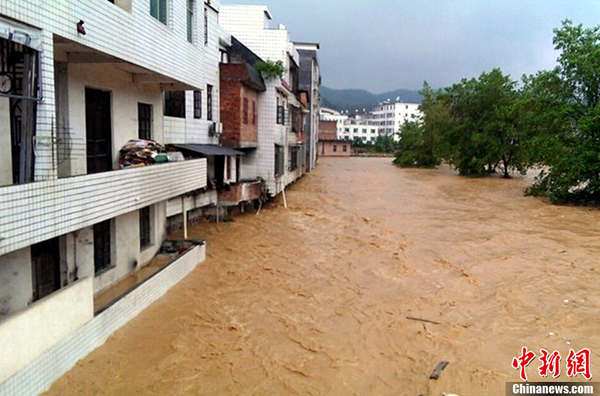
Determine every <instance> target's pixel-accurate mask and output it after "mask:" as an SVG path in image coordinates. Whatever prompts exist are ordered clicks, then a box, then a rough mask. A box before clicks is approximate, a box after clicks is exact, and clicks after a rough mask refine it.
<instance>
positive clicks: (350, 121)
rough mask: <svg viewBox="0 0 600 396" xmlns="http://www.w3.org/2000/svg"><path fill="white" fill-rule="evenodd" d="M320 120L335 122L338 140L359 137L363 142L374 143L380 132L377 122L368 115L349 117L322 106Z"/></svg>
mask: <svg viewBox="0 0 600 396" xmlns="http://www.w3.org/2000/svg"><path fill="white" fill-rule="evenodd" d="M321 120H323V121H335V122H336V129H337V138H338V139H340V140H354V139H360V140H362V141H363V142H365V143H368V142H371V143H374V142H375V141H376V140H377V137H378V136H380V134H381V132H380V130H381V127H380V126H379V122H377V121H375V120H372V119H371V118H370V116H368V115H367V116H364V115H353V116H352V117H350V116H348V115H345V114H342V113H340V112H338V111H336V110H333V109H327V108H322V109H321Z"/></svg>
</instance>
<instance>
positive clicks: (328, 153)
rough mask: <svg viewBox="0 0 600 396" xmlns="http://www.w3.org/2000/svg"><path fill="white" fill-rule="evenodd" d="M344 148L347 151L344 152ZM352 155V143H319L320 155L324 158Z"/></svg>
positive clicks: (326, 141) (327, 141)
mask: <svg viewBox="0 0 600 396" xmlns="http://www.w3.org/2000/svg"><path fill="white" fill-rule="evenodd" d="M344 147H345V148H346V151H344ZM350 154H352V148H351V144H350V142H344V141H329V140H325V141H319V155H320V156H322V157H349V156H350Z"/></svg>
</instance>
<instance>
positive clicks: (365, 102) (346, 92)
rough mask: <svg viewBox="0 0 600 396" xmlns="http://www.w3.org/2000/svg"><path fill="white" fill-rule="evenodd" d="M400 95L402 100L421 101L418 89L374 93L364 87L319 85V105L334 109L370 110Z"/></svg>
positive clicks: (409, 101) (407, 101)
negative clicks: (334, 87) (335, 87)
mask: <svg viewBox="0 0 600 396" xmlns="http://www.w3.org/2000/svg"><path fill="white" fill-rule="evenodd" d="M397 97H400V100H401V101H402V102H406V103H421V99H422V97H421V95H420V94H419V91H411V90H408V89H397V90H395V91H390V92H384V93H382V94H374V93H371V92H369V91H366V90H364V89H331V88H327V87H325V86H321V106H323V107H330V108H332V109H335V110H340V111H341V110H348V111H352V112H353V111H354V110H356V109H358V110H362V109H367V110H370V109H371V108H372V107H373V106H374V105H376V104H377V103H379V102H383V101H385V100H387V99H389V100H391V101H392V102H394V101H395V100H396V98H397Z"/></svg>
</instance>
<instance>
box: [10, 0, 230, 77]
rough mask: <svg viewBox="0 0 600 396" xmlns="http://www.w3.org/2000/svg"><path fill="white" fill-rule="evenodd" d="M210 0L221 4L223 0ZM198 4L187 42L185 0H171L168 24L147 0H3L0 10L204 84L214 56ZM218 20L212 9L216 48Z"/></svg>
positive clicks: (153, 68)
mask: <svg viewBox="0 0 600 396" xmlns="http://www.w3.org/2000/svg"><path fill="white" fill-rule="evenodd" d="M210 3H211V7H213V8H216V9H217V10H218V9H219V6H220V1H219V0H211V2H210ZM196 4H197V7H196V8H197V10H196V14H195V16H196V18H195V19H196V21H195V24H194V31H195V33H196V34H195V43H194V44H191V43H189V42H188V41H187V27H186V7H187V1H186V0H169V2H168V5H169V7H168V11H169V13H168V14H169V15H168V20H167V25H165V24H163V23H161V22H159V21H158V20H157V19H155V18H154V17H152V16H151V15H150V2H149V1H147V0H131V7H130V10H129V11H127V10H124V9H122V8H121V7H119V6H118V5H117V4H111V3H110V2H108V1H106V0H88V1H80V0H62V1H52V0H44V1H39V2H35V6H32V5H31V4H27V3H24V2H23V0H5V1H2V2H0V14H2V15H6V16H8V17H10V18H13V19H16V20H19V21H23V22H24V23H26V24H29V25H31V26H35V27H37V28H40V29H44V30H46V31H48V33H49V34H52V33H54V34H58V35H59V36H61V37H64V38H66V39H68V40H71V41H73V42H76V43H79V44H82V45H85V46H87V47H90V48H93V49H95V50H98V51H101V52H104V53H107V54H110V55H112V56H115V57H117V58H119V59H123V60H125V61H128V62H131V63H134V64H138V65H140V66H142V67H144V68H146V69H148V70H151V71H154V72H157V73H160V74H163V75H165V76H169V77H173V78H176V79H177V80H179V81H182V82H185V83H187V84H190V85H193V86H197V87H198V88H200V89H202V87H203V85H204V84H205V83H206V80H207V73H211V68H209V67H207V66H208V64H209V63H210V62H212V59H207V56H206V55H207V54H206V52H207V48H206V47H207V46H205V45H204V18H203V13H204V11H203V7H202V5H203V2H200V1H196ZM80 19H81V20H84V21H85V28H86V29H87V34H86V35H81V34H78V33H77V30H76V29H75V24H76V23H77V21H79V20H80ZM217 23H218V22H217V14H216V13H215V12H213V11H212V10H211V11H210V12H209V37H210V44H211V45H214V46H215V47H216V45H217V44H216V43H217V40H218V25H217ZM116 32H118V34H119V37H120V38H121V39H119V38H118V37H116V36H115V33H116ZM215 52H218V51H217V49H216V48H215ZM49 55H51V53H50V54H49ZM217 59H218V58H217ZM214 67H215V68H217V67H218V60H216V61H215V65H214Z"/></svg>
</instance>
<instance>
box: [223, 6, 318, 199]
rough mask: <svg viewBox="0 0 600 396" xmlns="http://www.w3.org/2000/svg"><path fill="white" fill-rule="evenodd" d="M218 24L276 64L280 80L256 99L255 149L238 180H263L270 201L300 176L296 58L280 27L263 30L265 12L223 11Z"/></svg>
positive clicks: (244, 8) (266, 19)
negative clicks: (278, 64) (280, 63)
mask: <svg viewBox="0 0 600 396" xmlns="http://www.w3.org/2000/svg"><path fill="white" fill-rule="evenodd" d="M220 11H221V12H220V24H221V26H223V28H224V29H225V30H227V32H229V33H230V34H232V35H233V36H235V37H236V39H238V40H240V41H241V42H242V43H243V44H244V45H246V46H247V47H248V48H249V49H250V50H252V51H253V52H254V53H255V54H256V55H258V56H259V57H260V58H262V59H263V60H265V61H272V62H277V61H281V62H282V63H283V66H284V68H285V72H284V74H283V76H282V78H281V79H279V78H274V79H270V80H267V81H265V85H266V91H265V92H264V93H262V94H261V95H260V96H259V104H258V106H259V108H261V111H260V113H259V115H258V124H259V127H260V131H259V133H258V147H257V150H256V151H255V152H254V153H253V155H254V156H256V157H255V158H256V160H255V159H254V157H248V158H244V159H243V161H244V162H243V163H242V168H243V169H244V177H248V178H254V177H263V178H264V179H265V180H266V185H267V188H268V190H269V192H270V193H271V194H272V195H276V194H278V193H280V192H281V191H282V189H283V188H285V186H287V185H288V184H290V183H292V182H293V181H295V180H296V179H297V178H298V177H300V176H301V175H302V170H303V169H304V159H305V158H306V155H305V152H306V151H305V149H306V147H305V142H304V141H303V140H302V139H300V138H299V130H298V121H300V125H302V122H301V120H302V111H303V110H302V109H303V106H302V105H301V103H300V101H299V90H298V84H299V81H298V79H299V77H298V69H299V64H300V63H299V62H300V57H299V54H298V51H297V50H296V48H295V47H294V44H293V43H292V42H291V41H290V35H289V32H288V31H287V30H286V29H285V27H284V26H283V25H279V26H278V27H277V28H275V29H271V28H270V27H269V21H270V20H271V14H270V12H269V10H268V8H267V7H265V6H246V5H228V6H222V7H221V10H220Z"/></svg>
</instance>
